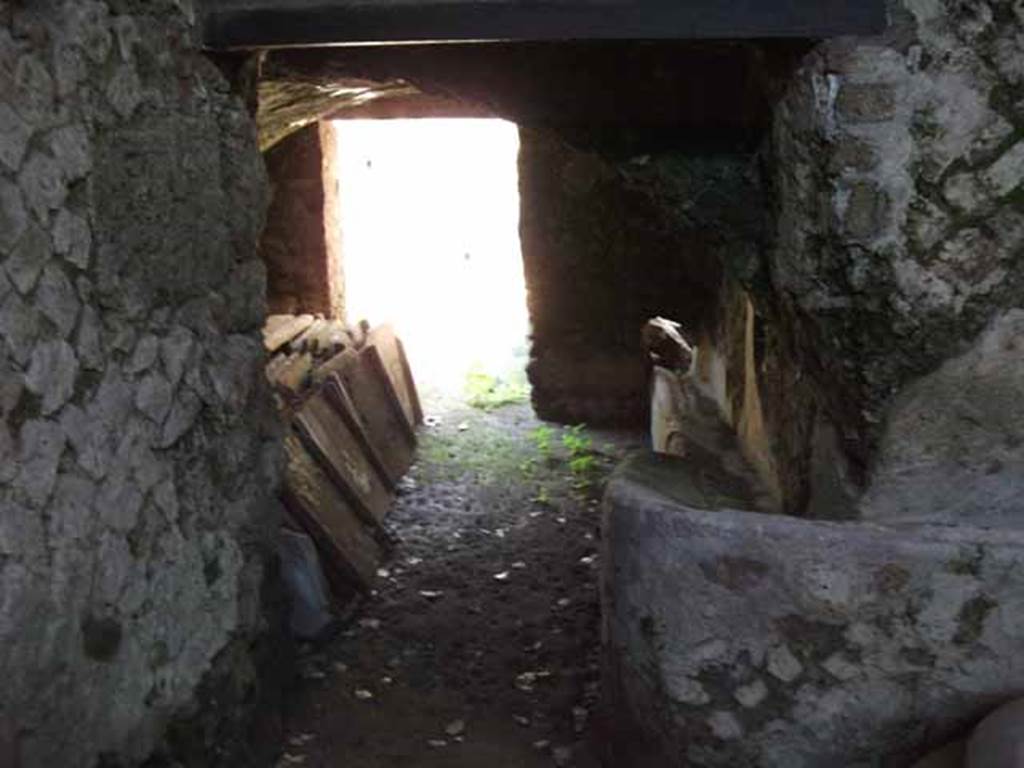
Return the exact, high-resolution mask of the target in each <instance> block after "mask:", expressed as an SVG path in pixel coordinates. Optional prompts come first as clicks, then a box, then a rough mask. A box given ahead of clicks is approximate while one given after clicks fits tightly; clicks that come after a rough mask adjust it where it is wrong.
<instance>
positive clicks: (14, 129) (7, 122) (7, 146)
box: [0, 104, 32, 173]
mask: <svg viewBox="0 0 1024 768" xmlns="http://www.w3.org/2000/svg"><path fill="white" fill-rule="evenodd" d="M30 138H32V129H31V128H30V127H29V125H28V123H26V122H25V121H24V120H22V119H21V118H20V117H18V113H17V112H15V111H14V110H13V109H11V108H10V106H8V105H7V104H0V164H2V165H5V166H7V169H8V170H10V171H12V172H14V173H17V172H18V169H19V168H21V159H22V158H23V157H24V156H25V151H26V150H27V149H28V141H29V139H30Z"/></svg>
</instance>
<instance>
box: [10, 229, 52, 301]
mask: <svg viewBox="0 0 1024 768" xmlns="http://www.w3.org/2000/svg"><path fill="white" fill-rule="evenodd" d="M49 258H50V238H49V237H48V236H47V234H46V232H45V231H44V230H42V229H40V228H39V227H38V226H36V225H35V224H32V225H30V226H29V227H28V228H27V229H26V230H25V233H24V234H23V235H22V236H21V238H20V239H19V240H18V244H17V245H16V246H15V247H14V251H13V252H12V253H11V257H10V258H9V259H8V260H7V263H6V264H5V267H6V269H7V274H8V275H9V276H10V278H11V282H12V283H14V287H15V288H17V289H18V290H19V291H20V292H21V293H23V294H25V293H28V292H29V291H31V290H32V289H33V288H35V286H36V281H37V280H38V279H39V275H40V274H42V271H43V267H45V266H46V262H47V261H48V260H49Z"/></svg>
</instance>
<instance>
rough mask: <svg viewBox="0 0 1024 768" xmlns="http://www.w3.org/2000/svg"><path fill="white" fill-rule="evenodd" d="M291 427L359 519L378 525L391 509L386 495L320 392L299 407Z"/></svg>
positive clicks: (375, 474) (380, 479) (343, 422)
mask: <svg viewBox="0 0 1024 768" xmlns="http://www.w3.org/2000/svg"><path fill="white" fill-rule="evenodd" d="M295 425H296V427H297V429H298V432H299V434H300V435H301V437H302V439H303V442H304V443H305V445H306V447H308V448H309V449H310V453H312V454H313V455H314V456H315V457H316V458H317V460H318V461H320V463H321V466H323V468H324V471H326V472H327V474H328V475H329V476H330V478H331V480H333V481H334V483H335V485H337V486H338V488H339V490H341V491H342V493H344V494H345V495H346V496H347V497H348V499H349V501H350V502H351V503H352V504H353V505H354V506H355V508H356V511H357V512H359V514H360V517H362V518H363V520H364V521H366V522H367V523H368V524H370V525H378V524H379V522H380V521H381V520H382V519H383V518H384V515H386V514H387V512H388V509H389V507H390V506H391V497H390V494H389V493H388V490H387V488H386V487H385V485H384V481H383V479H382V478H381V477H380V476H379V475H378V474H377V471H376V470H375V469H374V468H373V465H372V464H371V463H370V461H369V460H368V459H367V458H366V455H365V454H364V453H363V450H362V448H361V446H360V445H359V441H358V440H357V438H356V437H355V435H353V433H352V430H351V429H349V427H348V425H347V424H345V421H344V419H342V417H341V415H340V414H339V413H338V412H337V411H335V410H334V408H333V407H332V406H331V404H330V403H329V402H328V401H327V399H326V398H325V397H324V394H323V393H322V392H317V393H316V394H315V395H313V396H312V397H310V398H309V399H308V400H307V401H306V402H305V403H304V404H303V405H302V408H301V409H300V410H299V412H298V413H297V414H296V416H295Z"/></svg>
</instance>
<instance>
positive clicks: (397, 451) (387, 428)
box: [335, 346, 416, 483]
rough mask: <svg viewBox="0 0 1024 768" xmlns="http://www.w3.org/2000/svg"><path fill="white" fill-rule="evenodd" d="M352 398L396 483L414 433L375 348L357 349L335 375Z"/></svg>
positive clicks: (407, 462) (409, 459)
mask: <svg viewBox="0 0 1024 768" xmlns="http://www.w3.org/2000/svg"><path fill="white" fill-rule="evenodd" d="M335 376H336V377H337V378H338V380H339V381H340V382H341V384H343V385H344V387H345V391H347V392H348V394H349V396H350V397H351V398H352V403H353V404H354V406H355V413H356V415H357V417H358V419H359V421H360V423H361V424H362V427H364V429H365V430H366V431H367V434H369V435H370V439H371V440H372V442H373V444H374V447H375V449H376V450H377V453H378V454H379V455H380V456H381V459H382V460H383V461H384V464H385V466H386V467H387V472H388V475H389V476H390V477H392V478H393V480H394V481H395V482H396V483H397V481H398V480H399V479H401V476H402V475H404V474H406V472H407V471H408V470H409V467H410V466H411V465H412V463H413V455H414V453H415V452H416V432H415V431H414V430H413V428H412V427H411V426H410V424H409V421H408V420H407V418H406V414H404V412H403V411H402V408H401V402H400V401H399V400H398V397H397V395H396V394H395V392H394V388H393V387H392V386H391V381H390V379H389V378H388V375H387V372H386V371H385V370H384V365H383V362H382V361H381V358H380V354H379V353H378V351H377V349H376V347H373V346H368V347H364V348H362V349H360V350H359V351H358V353H357V354H356V355H355V357H354V359H353V360H352V361H351V362H350V365H347V366H345V367H344V368H343V369H342V370H341V371H339V372H338V373H337V374H336V375H335Z"/></svg>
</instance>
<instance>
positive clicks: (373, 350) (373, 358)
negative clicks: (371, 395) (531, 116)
mask: <svg viewBox="0 0 1024 768" xmlns="http://www.w3.org/2000/svg"><path fill="white" fill-rule="evenodd" d="M359 355H360V356H361V357H362V356H365V357H366V359H367V360H368V361H369V365H370V370H371V371H373V374H374V375H375V376H376V377H377V381H378V383H379V384H380V387H381V388H382V389H383V390H384V394H385V396H386V399H387V402H388V406H389V407H390V408H391V410H392V412H393V414H394V415H395V416H396V417H397V419H398V422H399V423H400V424H401V425H402V434H403V435H404V436H405V439H406V440H407V441H408V443H409V447H410V448H412V449H414V450H415V448H416V432H415V430H414V429H413V428H412V426H411V425H410V424H409V419H408V418H406V415H405V409H404V408H402V401H401V400H399V399H398V393H397V392H395V387H394V384H392V383H391V377H390V376H389V375H388V370H387V367H386V366H385V365H384V361H383V360H382V359H381V357H380V352H379V351H378V350H377V347H375V346H374V345H373V344H369V345H368V346H365V347H363V348H362V349H361V350H359Z"/></svg>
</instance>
